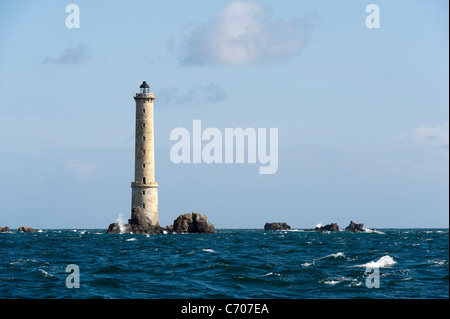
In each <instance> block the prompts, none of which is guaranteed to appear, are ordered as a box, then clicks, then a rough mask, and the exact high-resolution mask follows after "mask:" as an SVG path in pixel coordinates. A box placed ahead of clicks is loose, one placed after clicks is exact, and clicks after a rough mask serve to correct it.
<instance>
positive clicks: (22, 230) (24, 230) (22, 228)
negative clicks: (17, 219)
mask: <svg viewBox="0 0 450 319" xmlns="http://www.w3.org/2000/svg"><path fill="white" fill-rule="evenodd" d="M18 231H19V233H35V232H36V229H34V228H31V227H27V226H20V227H19V229H18Z"/></svg>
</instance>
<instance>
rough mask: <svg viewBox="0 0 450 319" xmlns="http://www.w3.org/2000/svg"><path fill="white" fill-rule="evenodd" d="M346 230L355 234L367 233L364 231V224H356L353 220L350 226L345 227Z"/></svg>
mask: <svg viewBox="0 0 450 319" xmlns="http://www.w3.org/2000/svg"><path fill="white" fill-rule="evenodd" d="M345 230H348V231H352V232H355V233H357V232H361V231H366V230H365V229H364V224H356V223H354V222H353V220H351V221H350V224H349V225H348V226H347V227H345Z"/></svg>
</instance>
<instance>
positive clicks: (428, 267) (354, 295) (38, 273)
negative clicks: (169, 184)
mask: <svg viewBox="0 0 450 319" xmlns="http://www.w3.org/2000/svg"><path fill="white" fill-rule="evenodd" d="M448 235H449V230H448V228H447V229H377V230H368V231H367V232H364V233H353V232H348V231H341V232H309V231H305V230H301V229H294V230H290V231H263V230H258V229H219V230H217V233H215V234H160V235H137V234H107V233H105V230H104V229H39V230H38V231H37V232H36V233H19V232H17V230H12V231H11V232H7V233H0V298H1V299H25V298H27V299H91V298H92V299H97V298H99V299H222V298H224V299H248V300H251V299H448V298H449V237H448Z"/></svg>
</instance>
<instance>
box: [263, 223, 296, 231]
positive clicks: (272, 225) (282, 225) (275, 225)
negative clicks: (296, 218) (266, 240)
mask: <svg viewBox="0 0 450 319" xmlns="http://www.w3.org/2000/svg"><path fill="white" fill-rule="evenodd" d="M287 229H291V226H289V225H288V224H286V223H266V224H265V225H264V230H287Z"/></svg>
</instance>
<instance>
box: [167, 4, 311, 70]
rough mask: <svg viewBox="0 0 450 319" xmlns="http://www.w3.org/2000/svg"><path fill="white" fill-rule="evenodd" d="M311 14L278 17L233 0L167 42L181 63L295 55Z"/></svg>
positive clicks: (305, 38)
mask: <svg viewBox="0 0 450 319" xmlns="http://www.w3.org/2000/svg"><path fill="white" fill-rule="evenodd" d="M313 24H314V23H312V20H311V18H308V19H306V18H305V19H296V20H290V21H287V20H282V19H276V18H274V17H272V15H271V12H270V11H269V10H268V9H266V8H264V7H263V6H261V5H260V4H259V3H258V2H257V1H255V0H250V1H243V0H233V1H231V2H230V3H228V4H227V5H226V6H225V7H224V8H223V9H222V11H220V12H219V13H218V14H217V15H216V16H215V17H214V18H212V19H211V20H209V21H207V22H205V23H203V24H201V25H198V26H196V27H192V28H191V29H190V30H189V32H188V34H187V35H186V37H185V39H184V40H183V41H182V43H181V44H180V45H176V44H175V43H174V41H173V39H172V40H170V41H169V42H168V46H169V47H171V48H172V50H173V51H174V53H175V54H177V55H178V58H179V60H180V63H181V64H182V65H198V64H246V63H258V62H263V61H268V60H275V59H282V58H287V57H291V56H295V55H298V54H299V53H300V52H301V50H302V49H303V48H304V46H305V45H306V43H307V42H308V40H309V38H310V34H311V32H312V30H313Z"/></svg>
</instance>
